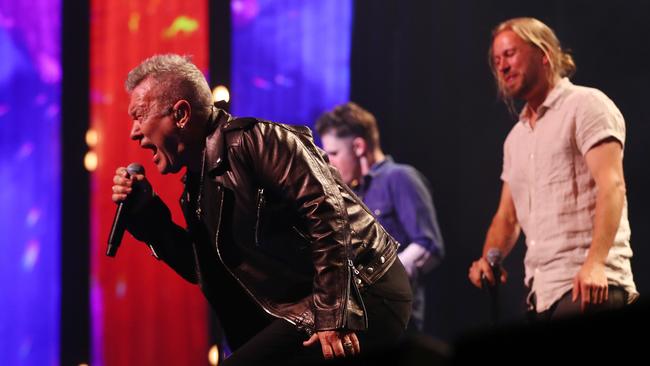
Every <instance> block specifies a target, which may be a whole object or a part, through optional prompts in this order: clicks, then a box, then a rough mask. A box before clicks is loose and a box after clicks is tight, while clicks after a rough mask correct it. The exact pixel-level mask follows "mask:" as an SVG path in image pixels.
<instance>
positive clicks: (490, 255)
mask: <svg viewBox="0 0 650 366" xmlns="http://www.w3.org/2000/svg"><path fill="white" fill-rule="evenodd" d="M486 259H487V261H488V263H489V264H490V269H491V270H492V274H493V276H494V285H491V284H490V283H489V282H488V281H487V278H486V277H485V276H483V277H482V278H481V284H482V285H483V288H485V289H487V291H488V294H489V295H490V320H491V323H492V325H496V324H497V323H498V321H499V285H500V282H501V261H502V257H501V250H499V249H497V248H490V249H489V250H488V252H487V255H486Z"/></svg>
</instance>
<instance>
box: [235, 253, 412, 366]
mask: <svg viewBox="0 0 650 366" xmlns="http://www.w3.org/2000/svg"><path fill="white" fill-rule="evenodd" d="M408 281H409V280H408V276H407V275H406V272H405V271H404V267H403V266H402V264H401V263H400V262H399V260H395V263H394V264H393V265H391V267H390V269H389V270H388V272H387V273H386V274H385V275H384V276H382V278H380V279H379V280H378V281H377V283H375V284H373V286H370V287H367V288H364V289H362V290H361V297H362V298H363V302H364V304H365V306H366V312H367V315H368V329H367V330H366V331H364V332H358V333H357V337H358V338H359V343H360V345H361V353H362V354H364V353H365V352H369V351H370V352H372V350H373V349H378V348H380V347H386V346H392V345H395V344H397V342H398V341H399V340H400V338H401V337H402V335H403V334H404V330H405V329H406V324H407V323H408V319H409V316H410V313H411V301H412V294H411V289H410V286H409V282H408ZM307 339H308V337H307V335H306V334H305V333H304V332H301V331H298V330H297V329H296V327H295V326H294V325H292V324H290V323H289V322H287V321H285V320H283V319H276V320H274V321H273V322H272V323H271V325H269V326H268V327H266V328H265V329H264V330H262V331H261V332H260V333H258V334H257V335H256V336H255V337H253V338H252V339H251V340H250V341H248V342H247V343H246V344H244V345H243V346H242V347H241V348H240V349H238V350H236V351H235V352H234V353H233V354H232V355H231V356H230V357H229V358H227V359H226V360H224V362H223V365H224V366H234V365H250V366H252V365H286V364H295V365H308V364H314V363H316V364H317V363H321V362H323V353H322V349H321V346H320V343H318V342H317V343H316V344H314V345H312V346H311V347H305V346H303V345H302V342H303V341H306V340H307Z"/></svg>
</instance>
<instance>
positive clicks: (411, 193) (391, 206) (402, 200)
mask: <svg viewBox="0 0 650 366" xmlns="http://www.w3.org/2000/svg"><path fill="white" fill-rule="evenodd" d="M428 187H429V185H428V182H427V180H426V178H425V177H424V176H423V175H422V174H421V173H420V172H418V171H417V170H416V169H415V168H413V167H412V166H409V165H404V164H397V163H395V162H394V161H393V159H392V158H391V157H386V159H384V160H382V161H381V162H379V163H376V164H375V165H373V166H372V168H371V169H370V172H369V173H368V174H367V175H366V176H364V177H363V179H362V181H361V182H360V184H359V185H357V186H356V187H354V188H353V190H354V192H355V193H356V194H357V195H358V196H359V197H360V198H361V199H362V200H363V201H364V202H365V204H366V206H368V208H369V209H370V210H371V211H372V213H373V214H374V215H375V217H377V219H378V220H379V223H380V224H381V225H382V226H383V227H384V228H385V229H386V231H387V232H388V233H389V234H391V235H392V236H393V237H394V238H395V239H396V240H397V241H398V242H400V243H401V244H402V245H401V247H400V250H403V249H404V248H405V247H406V246H407V245H409V244H411V243H417V244H419V245H422V246H424V247H425V248H426V249H427V250H428V251H429V252H430V253H431V255H432V256H433V257H436V258H437V260H438V261H440V260H441V259H442V257H443V255H444V246H443V241H442V236H441V235H440V228H439V226H438V220H437V218H436V212H435V209H434V206H433V199H432V197H431V193H430V190H429V188H428Z"/></svg>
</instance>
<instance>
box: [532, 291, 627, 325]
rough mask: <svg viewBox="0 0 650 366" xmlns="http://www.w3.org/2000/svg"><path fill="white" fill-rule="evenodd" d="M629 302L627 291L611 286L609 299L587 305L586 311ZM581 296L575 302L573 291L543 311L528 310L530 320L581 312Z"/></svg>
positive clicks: (555, 317)
mask: <svg viewBox="0 0 650 366" xmlns="http://www.w3.org/2000/svg"><path fill="white" fill-rule="evenodd" d="M532 302H533V305H534V304H535V296H534V295H533V298H532ZM626 304H627V292H626V291H625V290H624V289H622V288H620V287H617V286H609V289H608V297H607V301H605V302H604V303H602V304H597V305H594V304H590V305H588V306H587V307H586V309H585V311H584V313H585V314H589V313H595V312H599V311H604V310H611V309H620V308H622V307H623V306H625V305H626ZM581 313H582V312H581V310H580V298H578V300H576V302H573V301H572V300H571V291H569V292H567V293H566V294H564V295H562V297H561V298H560V299H559V300H558V301H556V302H555V303H554V304H553V305H552V306H551V307H550V308H549V309H548V310H546V311H543V312H541V313H537V312H535V310H531V311H529V312H528V320H530V321H540V320H552V319H558V318H566V317H568V316H573V315H578V314H581Z"/></svg>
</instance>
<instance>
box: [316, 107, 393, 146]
mask: <svg viewBox="0 0 650 366" xmlns="http://www.w3.org/2000/svg"><path fill="white" fill-rule="evenodd" d="M316 131H317V132H318V134H319V135H320V136H323V135H325V134H327V133H334V135H335V136H336V137H361V138H362V139H364V140H365V141H366V143H368V145H369V146H370V148H372V149H375V148H376V149H378V148H380V146H379V129H378V128H377V120H376V119H375V116H373V115H372V113H370V112H368V111H367V110H365V109H363V108H361V107H360V106H359V105H358V104H356V103H354V102H347V103H345V104H341V105H338V106H336V107H334V109H332V110H331V111H328V112H325V113H323V114H322V115H321V116H320V117H318V120H317V121H316Z"/></svg>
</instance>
